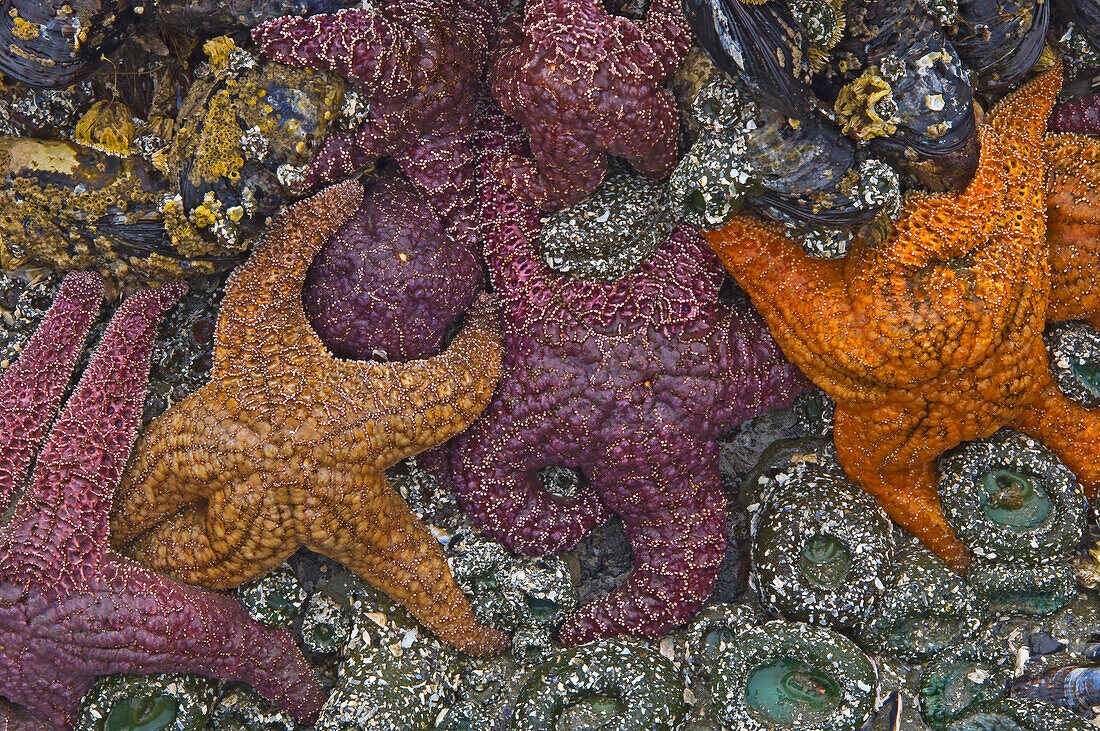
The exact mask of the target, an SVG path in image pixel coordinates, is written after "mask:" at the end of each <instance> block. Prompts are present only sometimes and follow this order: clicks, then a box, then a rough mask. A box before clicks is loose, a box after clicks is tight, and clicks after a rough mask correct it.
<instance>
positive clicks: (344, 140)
mask: <svg viewBox="0 0 1100 731" xmlns="http://www.w3.org/2000/svg"><path fill="white" fill-rule="evenodd" d="M499 4H500V0H382V2H381V3H379V6H378V8H374V7H364V8H354V9H346V10H341V11H339V12H336V13H332V14H320V15H313V16H310V17H308V18H297V17H293V16H287V17H283V18H276V19H274V20H270V21H267V22H266V23H261V24H260V25H258V26H257V27H256V28H254V29H253V30H252V39H253V40H254V41H255V42H256V43H257V44H258V45H259V46H260V48H261V49H262V50H263V52H264V53H265V54H267V55H268V56H269V57H270V58H273V59H274V60H276V61H279V62H280V63H285V64H288V65H291V66H305V67H308V68H312V69H317V70H320V71H334V72H336V73H338V74H340V75H342V76H344V77H345V78H347V79H348V80H349V81H350V82H351V83H352V84H354V85H355V87H356V88H357V89H358V91H359V93H360V94H361V95H362V97H363V98H361V99H360V100H359V101H357V102H356V104H357V105H360V106H361V109H360V111H359V114H360V115H361V116H362V117H363V118H362V121H361V122H360V123H359V125H358V128H357V129H356V130H355V131H354V132H353V133H344V132H333V133H331V134H330V135H329V137H328V138H327V139H326V140H325V143H324V145H323V146H322V148H321V150H320V151H318V153H317V154H316V155H315V156H314V158H313V160H312V162H311V163H310V166H309V169H308V170H307V171H306V174H305V176H304V178H303V181H302V185H301V186H300V187H299V189H298V191H297V192H304V191H306V190H310V189H313V188H315V187H316V186H318V185H319V184H322V183H330V182H333V181H335V180H338V179H340V178H342V177H344V176H347V175H349V174H350V173H352V172H355V171H357V170H360V169H363V168H366V167H369V166H370V165H371V164H373V163H374V162H375V161H376V160H377V159H378V158H379V157H381V156H387V157H391V158H393V159H394V160H396V161H397V163H398V164H399V165H400V166H401V168H402V169H403V170H404V171H405V174H406V175H408V176H409V178H410V179H411V180H412V182H413V184H414V185H415V186H416V187H417V189H418V190H420V192H421V193H422V194H423V195H424V197H425V198H426V199H427V200H428V202H429V203H431V205H432V207H433V208H435V210H436V212H437V213H438V214H439V216H440V218H441V219H442V220H443V222H444V224H445V225H446V227H447V231H448V232H449V233H450V234H452V235H453V236H455V237H456V238H458V239H469V240H473V239H474V238H475V237H476V228H477V218H476V206H477V203H476V197H477V196H476V191H475V189H474V155H473V124H474V119H473V110H474V103H475V101H476V93H477V89H478V88H479V85H480V82H481V75H482V71H483V69H484V66H485V62H486V59H487V57H488V52H489V38H490V34H491V33H492V32H493V28H494V26H495V25H496V23H497V20H498V19H499V17H500V7H499Z"/></svg>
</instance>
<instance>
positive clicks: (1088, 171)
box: [1046, 134, 1100, 328]
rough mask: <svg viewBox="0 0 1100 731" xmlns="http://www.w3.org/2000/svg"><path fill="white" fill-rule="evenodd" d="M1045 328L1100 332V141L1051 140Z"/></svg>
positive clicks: (1068, 136)
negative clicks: (1057, 325)
mask: <svg viewBox="0 0 1100 731" xmlns="http://www.w3.org/2000/svg"><path fill="white" fill-rule="evenodd" d="M1046 149H1047V165H1048V168H1049V170H1050V192H1049V194H1048V195H1047V243H1048V244H1049V246H1050V302H1049V303H1048V305H1047V322H1062V321H1064V320H1085V321H1086V322H1088V323H1089V324H1091V325H1092V326H1093V327H1096V328H1100V140H1095V139H1092V138H1090V137H1084V136H1081V135H1071V134H1055V135H1048V136H1047V140H1046Z"/></svg>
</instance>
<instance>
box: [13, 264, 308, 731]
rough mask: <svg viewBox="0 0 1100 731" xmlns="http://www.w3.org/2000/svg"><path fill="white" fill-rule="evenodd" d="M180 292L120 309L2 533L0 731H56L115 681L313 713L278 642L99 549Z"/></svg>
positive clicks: (301, 672)
mask: <svg viewBox="0 0 1100 731" xmlns="http://www.w3.org/2000/svg"><path fill="white" fill-rule="evenodd" d="M93 289H95V288H94V287H93ZM185 290H186V285H184V284H182V283H180V284H174V285H167V286H164V287H161V288H158V289H155V290H151V291H147V292H142V293H139V294H136V295H133V296H131V297H129V298H127V299H126V300H125V301H124V303H123V304H122V306H121V307H120V308H119V310H118V311H117V312H116V313H115V316H114V317H113V318H112V319H111V323H110V324H109V325H108V328H107V332H106V334H105V335H104V337H103V340H102V342H101V343H100V346H99V348H98V349H97V351H96V354H95V356H94V358H93V359H92V362H91V363H90V364H89V366H88V368H87V369H86V370H85V372H84V375H83V376H82V377H81V380H80V382H79V383H78V384H77V386H76V388H75V390H74V392H73V395H72V396H71V397H70V398H69V401H68V402H67V403H66V404H65V407H64V409H63V410H62V413H61V415H60V416H59V417H58V420H57V422H56V423H55V424H54V426H53V428H52V429H51V430H50V434H49V437H48V438H47V439H46V444H45V445H44V446H43V448H42V450H41V452H40V454H39V456H38V461H37V464H36V466H35V471H34V476H33V480H32V482H31V486H30V488H29V489H28V491H27V493H26V494H25V495H24V496H23V497H22V498H21V499H20V501H19V503H18V504H17V506H16V509H15V513H14V515H13V517H12V519H11V521H10V522H9V523H8V524H7V525H5V526H4V527H3V528H0V693H2V694H3V699H4V700H6V701H10V702H13V703H15V704H18V706H21V707H22V708H16V709H14V710H13V709H12V708H11V707H9V706H4V705H3V704H0V728H4V727H5V726H6V727H7V728H9V729H12V730H13V731H14V730H16V729H18V731H29V729H31V728H39V727H40V726H39V724H38V723H37V721H32V720H27V716H26V714H25V712H24V710H25V711H28V712H30V713H31V714H33V715H34V716H37V717H39V718H41V719H44V720H45V721H47V722H49V724H52V725H53V728H54V729H55V731H66V730H67V729H70V728H72V724H73V721H74V715H75V712H76V709H77V706H78V704H79V701H80V698H81V696H82V695H84V693H86V692H87V690H88V689H89V688H90V687H91V686H92V684H93V683H94V682H95V679H96V677H98V676H100V675H109V674H114V673H120V672H138V673H155V672H169V671H177V672H178V671H180V670H183V671H185V672H186V671H192V672H200V673H207V674H210V675H213V676H215V677H220V678H224V679H229V680H242V681H246V682H249V683H251V684H252V685H253V686H254V687H255V688H256V689H257V690H259V691H260V692H261V693H263V694H265V695H267V696H268V697H270V698H272V699H273V700H274V701H275V702H276V703H278V704H279V705H281V706H282V707H284V708H286V709H287V710H289V711H291V712H292V713H294V714H295V716H296V717H298V718H299V719H301V720H303V721H310V720H312V719H313V718H314V717H315V716H316V714H317V712H318V711H319V710H320V706H321V703H322V701H323V698H322V694H321V691H320V688H319V687H318V686H317V684H316V681H315V680H314V678H313V676H312V673H311V671H310V670H309V667H308V666H307V665H306V664H305V660H304V658H302V656H301V654H300V652H299V651H298V650H297V648H296V646H295V645H294V642H293V640H292V638H291V637H290V635H289V634H288V633H286V632H285V631H274V630H270V629H267V628H265V627H262V626H261V625H258V624H257V623H255V622H254V621H252V620H251V619H250V618H249V617H248V616H247V614H246V613H245V612H244V610H243V608H242V607H241V606H240V605H239V604H238V603H237V602H235V601H233V600H232V599H231V598H229V597H226V596H221V595H216V594H211V593H208V592H204V591H201V590H199V589H196V588H193V587H189V586H185V585H183V584H178V583H175V582H173V581H171V580H169V579H167V578H166V577H164V576H161V575H158V574H155V573H153V572H151V571H149V570H147V569H144V568H141V567H139V566H138V565H136V564H134V563H132V562H130V561H128V560H125V559H122V558H121V557H119V556H117V555H115V554H114V553H112V552H111V551H110V550H109V548H108V544H107V518H108V514H109V512H110V509H111V502H112V498H113V495H114V491H115V488H116V487H117V485H118V482H119V478H120V473H121V471H122V469H123V467H124V465H125V462H126V459H127V456H128V454H129V452H130V448H131V446H132V444H133V440H134V437H135V435H136V432H137V427H138V422H139V419H140V415H141V406H142V399H143V396H144V393H145V388H146V385H147V379H148V372H149V356H150V351H151V348H152V345H153V340H154V336H155V333H156V328H157V326H158V325H159V323H160V320H161V317H162V315H163V314H164V312H165V311H166V310H167V309H168V308H169V307H171V306H172V304H173V303H174V302H175V301H176V300H177V299H178V298H179V297H180V296H181V295H182V294H183V292H184V291H185ZM95 292H96V296H98V290H95ZM72 294H73V290H71V289H70V291H69V295H72ZM85 294H91V293H90V292H88V293H85ZM65 301H66V302H67V301H68V300H65ZM88 309H92V311H94V308H88ZM63 310H64V307H62V308H61V309H59V310H58V312H61V311H63ZM48 332H49V331H47V333H48ZM54 334H55V335H56V336H59V337H71V336H72V333H70V332H67V331H64V330H63V331H61V332H60V333H57V332H55V333H54ZM44 335H45V334H44ZM77 339H78V340H82V339H83V332H81V337H80V338H77ZM28 362H30V361H28Z"/></svg>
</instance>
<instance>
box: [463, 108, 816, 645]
mask: <svg viewBox="0 0 1100 731" xmlns="http://www.w3.org/2000/svg"><path fill="white" fill-rule="evenodd" d="M484 122H485V135H486V142H485V144H486V147H487V148H488V149H490V150H496V151H502V150H505V151H518V150H520V149H521V147H522V134H521V131H520V130H519V129H518V127H515V126H514V124H511V123H510V120H507V119H506V118H504V117H503V116H502V115H500V114H499V113H497V114H488V115H487V116H486V117H485V120H484ZM485 164H488V163H487V162H486V163H485ZM484 181H485V182H484V185H485V189H484V190H483V192H482V196H481V204H482V215H483V219H484V221H485V229H484V230H485V237H486V257H487V260H488V262H489V270H490V278H491V281H492V284H493V288H494V291H496V292H497V293H498V296H499V297H501V298H502V300H503V303H504V307H503V309H504V342H505V361H504V375H503V377H502V380H501V385H500V388H499V389H498V390H497V393H496V395H495V396H494V398H493V401H492V403H491V404H490V405H489V408H488V409H487V410H486V412H485V414H484V415H483V416H482V418H481V419H479V420H478V421H477V422H476V423H475V424H474V425H473V427H472V428H471V429H470V430H468V431H466V432H464V433H463V434H461V435H460V436H459V437H458V438H457V439H456V440H455V442H454V445H453V453H452V462H453V490H454V492H455V495H456V496H457V498H458V501H459V504H460V505H461V506H462V507H463V508H464V509H465V510H466V511H467V512H468V513H469V514H470V515H471V517H472V518H473V520H474V522H475V523H476V524H477V525H478V527H480V528H481V529H482V530H483V531H484V532H485V533H486V534H487V535H488V536H490V537H491V538H494V539H496V540H499V541H502V542H503V543H504V544H505V545H506V546H508V547H509V548H510V549H512V550H514V551H518V552H521V553H524V554H527V555H531V556H538V555H542V554H546V553H559V552H562V551H566V550H569V549H570V548H572V547H573V546H574V545H575V544H576V543H577V542H578V541H579V540H581V539H582V538H583V537H584V536H585V535H586V534H587V533H588V532H590V531H591V530H592V529H593V528H594V527H596V526H598V525H599V524H601V523H602V522H604V521H605V520H606V519H607V518H608V517H609V516H610V515H611V514H613V513H614V514H617V515H619V516H621V517H622V519H623V524H624V531H625V534H626V536H627V538H628V539H629V540H630V543H631V550H632V552H633V559H634V570H633V572H632V574H631V575H630V578H629V579H628V580H627V581H626V583H625V584H623V585H622V586H621V587H619V588H618V589H616V590H615V591H614V592H612V593H611V594H610V595H609V596H606V597H604V598H602V599H599V600H596V601H594V602H590V603H589V604H587V605H586V606H584V607H582V608H580V609H579V610H578V611H577V612H575V613H574V614H572V615H571V616H570V617H569V618H567V619H566V621H565V623H564V624H563V626H562V628H561V630H560V638H561V640H562V641H563V642H565V643H566V644H580V643H584V642H588V641H591V640H594V639H598V638H602V637H609V636H613V635H619V634H624V633H628V634H640V635H647V636H652V637H656V636H659V635H661V634H663V633H665V632H667V631H668V630H669V629H670V628H671V627H673V626H675V625H676V624H678V623H681V622H683V621H685V620H686V619H687V618H688V617H689V616H690V615H691V614H692V613H693V612H694V611H695V610H696V609H697V608H698V607H699V605H700V604H701V603H702V602H703V600H705V599H706V597H707V596H709V594H710V592H711V590H712V589H713V586H714V581H715V578H716V575H717V573H718V565H719V562H720V561H721V559H722V556H723V553H724V551H725V547H726V524H725V511H726V500H725V497H724V496H723V494H722V490H721V488H720V487H719V484H718V447H717V445H716V443H715V441H714V439H715V437H717V436H718V435H720V434H722V433H723V432H725V431H727V430H729V429H731V428H732V427H734V426H735V425H737V424H738V423H740V422H741V421H743V420H744V419H747V418H749V417H751V416H752V415H754V414H756V413H758V412H760V411H763V410H765V409H768V408H772V407H778V406H781V405H784V404H787V403H789V402H790V401H792V400H793V398H794V397H795V396H796V395H797V394H798V393H799V392H800V391H801V390H802V389H803V387H804V385H805V382H804V380H803V379H802V376H801V375H800V374H799V373H798V371H797V370H796V369H795V368H794V366H792V365H791V364H790V363H789V362H787V361H786V360H785V359H784V358H783V357H782V355H781V354H780V352H779V349H778V346H777V345H776V343H775V341H774V340H772V338H771V336H770V335H769V334H768V331H767V328H766V327H765V326H764V324H763V322H762V321H761V320H760V319H759V318H758V317H757V316H756V314H755V313H754V312H753V311H752V309H751V308H750V307H749V306H748V305H747V303H746V304H745V305H743V306H740V307H727V306H725V305H723V304H720V303H719V301H718V290H719V287H720V286H721V285H722V282H723V281H724V279H725V276H724V273H723V272H722V268H721V265H720V264H719V262H718V260H717V259H716V258H715V257H714V256H713V254H712V252H710V251H709V250H708V249H707V247H706V245H705V243H704V241H703V239H702V236H701V235H700V234H699V233H698V231H697V230H695V229H694V228H691V227H689V226H686V225H681V226H679V227H678V228H677V229H676V230H675V231H673V233H672V234H671V235H670V236H668V237H667V238H666V239H665V240H664V242H663V243H662V244H661V245H660V246H659V247H658V248H657V250H656V251H655V252H654V253H653V254H652V255H650V256H649V258H647V259H646V260H645V261H644V262H643V263H642V264H641V266H640V268H638V269H637V270H636V271H634V272H633V273H632V274H628V275H626V276H625V277H623V278H621V279H619V280H617V281H615V282H612V283H607V282H598V281H584V280H580V279H574V278H572V277H570V276H569V275H566V274H561V273H558V272H555V271H554V270H552V269H550V268H549V267H548V266H547V265H546V264H544V263H543V262H542V261H541V260H540V259H539V258H538V235H539V230H540V228H541V225H542V224H541V221H540V214H539V210H538V209H537V208H536V207H534V206H533V205H531V204H528V203H525V202H523V201H521V200H518V199H516V198H515V197H513V196H512V194H511V193H509V192H508V191H507V190H506V189H505V188H504V187H503V186H502V185H501V184H500V183H499V182H497V181H496V180H495V179H494V178H492V177H491V176H484ZM553 465H560V466H566V467H574V468H579V469H580V470H581V472H582V473H583V475H584V476H585V477H586V478H587V480H588V485H587V487H584V488H582V489H581V490H580V491H578V492H577V493H576V494H575V495H574V496H573V497H571V498H569V499H561V498H557V497H554V496H552V495H551V494H550V493H548V492H547V491H546V490H545V489H543V488H542V487H541V486H540V484H539V482H538V480H537V479H536V472H537V471H538V470H540V469H542V468H544V467H548V466H553Z"/></svg>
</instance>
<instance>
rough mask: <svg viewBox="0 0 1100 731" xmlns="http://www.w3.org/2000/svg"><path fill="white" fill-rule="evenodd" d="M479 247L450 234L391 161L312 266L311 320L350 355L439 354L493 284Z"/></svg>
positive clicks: (330, 343)
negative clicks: (489, 282)
mask: <svg viewBox="0 0 1100 731" xmlns="http://www.w3.org/2000/svg"><path fill="white" fill-rule="evenodd" d="M479 250H480V247H474V246H471V245H470V244H469V243H466V242H461V241H455V240H454V239H452V238H451V237H450V236H448V235H447V233H446V232H445V231H444V230H443V226H442V224H441V223H440V222H439V218H438V217H437V216H436V214H435V211H433V210H432V208H431V207H430V206H429V205H428V204H427V203H426V202H425V201H424V199H423V198H422V197H421V195H420V194H419V193H417V192H416V189H415V188H413V186H412V185H410V184H409V181H408V179H407V178H405V177H404V176H403V175H402V174H401V172H400V171H399V170H397V169H395V168H392V167H390V168H387V169H386V170H385V171H384V172H383V173H382V176H381V177H380V178H379V179H378V180H377V181H375V183H374V186H373V187H372V188H371V189H370V192H369V193H368V194H367V195H366V196H365V197H364V199H363V204H362V205H361V206H359V210H358V211H357V212H356V213H355V214H354V215H353V216H352V217H351V218H350V219H348V221H347V222H346V223H344V225H343V226H341V227H340V230H339V231H337V232H336V235H335V236H333V237H332V238H331V239H330V240H329V241H327V242H326V243H325V245H324V247H322V249H321V251H320V253H318V254H317V258H315V259H314V260H313V264H312V266H310V268H309V273H308V274H307V276H306V284H305V289H304V290H303V291H302V301H303V303H304V304H305V308H306V314H307V315H309V321H310V324H311V325H312V326H313V329H314V330H316V331H317V334H318V335H320V336H321V340H322V341H324V343H325V345H326V346H327V347H328V348H329V349H331V350H332V351H333V352H334V353H335V354H336V355H338V356H342V357H347V358H356V359H364V358H370V357H371V356H372V354H375V353H378V352H381V353H383V354H384V355H385V356H386V357H387V358H389V359H391V360H408V359H410V358H427V357H428V356H431V355H435V354H436V353H438V352H439V351H440V349H441V348H442V347H443V338H444V336H445V335H446V333H447V328H448V327H449V326H450V325H451V324H452V323H453V322H454V321H455V320H456V319H458V317H459V316H460V315H461V314H462V313H463V312H465V311H466V310H467V309H468V308H469V306H470V303H471V302H473V300H474V296H475V295H476V294H477V293H478V292H479V291H480V290H481V289H482V288H483V287H484V281H485V272H484V268H483V265H482V263H481V256H480V253H479Z"/></svg>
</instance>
